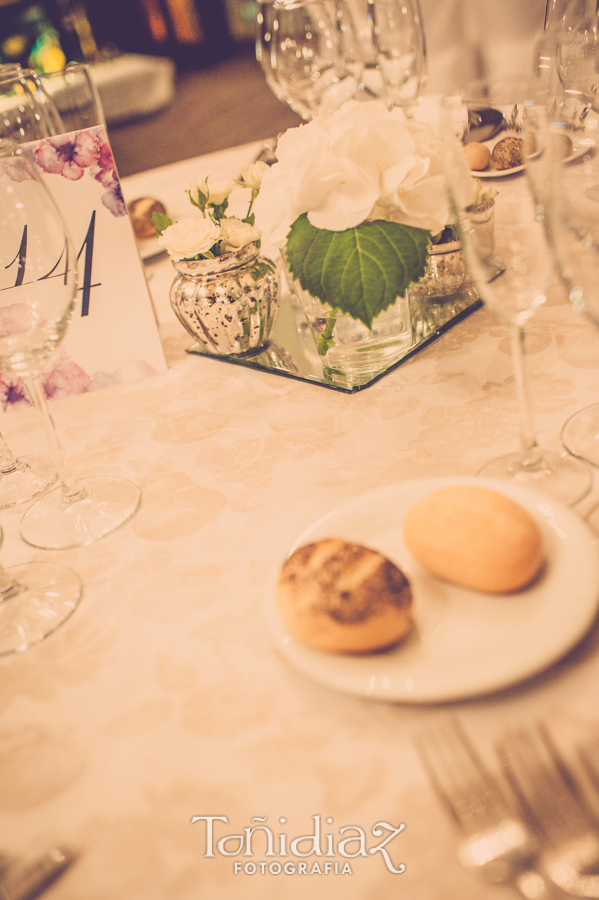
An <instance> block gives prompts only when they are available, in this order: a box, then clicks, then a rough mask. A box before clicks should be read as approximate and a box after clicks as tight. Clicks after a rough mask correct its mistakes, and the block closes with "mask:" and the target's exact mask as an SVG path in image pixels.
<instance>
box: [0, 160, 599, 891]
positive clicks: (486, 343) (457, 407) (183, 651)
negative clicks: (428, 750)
mask: <svg viewBox="0 0 599 900" xmlns="http://www.w3.org/2000/svg"><path fill="white" fill-rule="evenodd" d="M255 151H256V146H255V145H252V146H246V147H242V148H237V149H234V150H231V151H228V152H226V153H223V154H218V155H215V156H210V157H206V158H204V159H203V160H202V161H192V162H189V163H179V164H177V165H173V166H171V167H168V168H166V169H162V170H155V171H153V172H150V173H146V174H144V175H140V176H135V177H134V178H132V179H129V180H128V181H126V182H125V185H124V188H125V191H126V195H127V197H128V198H132V197H134V196H140V195H144V194H149V195H151V196H158V197H160V199H163V200H164V202H165V203H166V204H167V206H168V207H169V209H171V210H172V211H173V212H174V214H175V215H181V214H182V213H183V211H184V203H183V208H182V209H180V208H177V204H178V203H179V204H180V203H181V202H182V201H184V199H185V198H184V195H183V189H184V187H185V186H186V185H187V182H188V181H189V180H190V178H191V177H197V176H198V175H203V174H205V173H208V172H209V173H210V174H214V175H223V174H224V175H235V174H236V172H237V171H238V168H239V166H240V164H241V163H243V162H245V161H246V160H248V159H251V158H252V156H253V155H254V153H255ZM504 183H505V184H506V187H505V189H507V182H505V181H504ZM502 189H504V188H502ZM509 189H510V190H518V189H519V188H518V179H514V180H510V187H509ZM498 239H501V235H498ZM147 272H148V277H149V279H150V281H149V284H150V287H151V290H152V295H153V297H154V302H155V306H156V311H157V315H158V318H159V322H160V330H161V335H162V339H163V343H164V347H165V350H166V354H167V357H168V362H169V371H168V373H167V374H166V375H164V376H162V375H161V376H157V377H154V378H149V379H146V380H143V381H138V382H136V383H133V384H128V385H124V386H116V387H108V388H106V389H104V390H100V391H96V392H95V393H92V394H85V395H81V396H77V397H70V398H68V399H64V400H59V401H54V402H53V406H52V409H53V415H54V417H55V420H56V423H57V426H58V428H59V430H60V432H61V434H62V436H63V439H64V444H65V447H66V450H67V452H68V453H69V454H70V457H71V458H72V460H73V463H74V465H75V467H76V470H77V472H79V473H80V474H83V473H95V472H120V473H121V474H123V475H126V476H128V477H131V478H132V479H134V480H135V481H137V482H138V483H139V484H140V486H141V487H142V489H143V502H142V507H141V509H140V511H139V513H138V515H137V516H136V518H135V519H134V520H133V521H132V522H131V523H130V524H129V525H127V526H126V527H124V528H123V529H121V530H120V531H118V532H117V533H115V534H113V535H112V536H110V537H109V538H107V539H105V540H103V541H101V542H99V543H97V544H94V545H92V546H89V547H85V548H83V549H80V550H72V551H65V552H62V553H56V554H53V553H46V552H43V551H34V550H32V549H31V548H29V547H27V546H26V545H25V544H24V543H22V542H21V541H20V540H19V538H18V521H19V518H20V515H21V511H20V510H18V509H17V510H13V511H7V512H3V514H2V516H1V518H0V522H1V524H2V528H3V529H4V532H5V539H4V545H3V547H2V554H1V556H2V560H3V562H4V564H5V565H10V564H14V563H17V562H21V561H24V560H29V559H45V558H52V559H58V560H59V561H61V562H63V563H65V564H67V565H70V566H72V567H74V568H75V569H77V571H78V572H79V573H80V574H81V577H82V580H83V582H84V596H83V600H82V602H81V604H80V606H79V608H78V609H77V610H76V612H75V614H74V615H73V616H72V617H71V619H70V620H69V621H68V622H67V623H66V624H65V625H64V626H63V627H62V628H61V629H59V630H58V631H57V632H56V633H55V634H54V635H53V636H52V637H51V638H49V639H48V640H46V641H45V642H44V643H42V644H41V645H39V646H37V647H35V648H32V649H30V650H29V651H28V652H26V653H24V654H22V655H17V656H14V657H6V658H3V659H1V660H0V711H1V716H0V848H2V849H4V850H6V851H8V852H11V853H13V852H14V853H18V854H22V855H26V854H31V855H33V854H35V852H36V851H38V850H40V849H42V848H44V847H46V846H47V845H50V844H52V843H57V842H58V843H64V844H67V845H71V846H74V847H76V848H80V850H81V856H80V858H79V860H78V862H77V863H76V865H75V866H73V868H72V869H71V871H70V872H69V873H67V874H66V875H65V876H64V878H63V879H61V880H60V881H59V882H58V883H57V884H56V885H55V886H54V887H53V888H52V889H51V890H50V891H49V892H48V894H47V896H48V898H56V900H81V898H85V900H117V898H118V900H165V898H168V900H200V898H218V900H238V898H244V900H251V898H261V900H262V898H265V897H268V898H270V897H273V898H275V897H276V898H281V897H284V898H286V900H295V898H305V897H307V896H310V897H313V898H321V897H322V898H325V897H326V898H327V900H330V898H332V897H337V896H343V897H344V898H345V900H370V898H372V897H375V896H378V897H381V898H389V900H391V898H393V900H397V898H406V900H408V898H409V900H438V898H439V897H441V896H451V897H460V898H463V900H479V898H481V900H482V898H483V897H484V898H485V900H493V898H497V900H499V898H501V897H508V896H511V894H510V891H509V889H508V888H505V887H499V886H488V885H484V884H483V883H481V882H478V881H477V880H475V879H474V878H473V877H471V876H470V875H469V874H467V873H466V872H464V871H462V870H461V869H460V867H459V865H458V863H457V861H456V858H455V834H454V832H453V829H452V826H451V824H450V822H449V821H448V820H447V818H446V816H445V815H444V813H443V812H442V810H441V809H440V807H439V805H438V802H437V800H436V799H435V797H434V796H433V794H432V792H431V789H430V787H429V785H428V783H427V780H426V777H425V773H424V772H423V770H422V768H421V766H420V763H419V761H418V758H417V756H416V753H415V750H414V746H413V742H412V735H413V734H414V733H415V731H417V730H418V729H420V728H421V727H422V726H424V725H431V724H433V723H435V722H437V721H439V720H441V719H445V717H446V716H447V715H448V712H458V713H459V714H460V716H461V718H462V720H463V722H464V725H465V727H466V729H467V730H468V731H469V733H470V734H471V735H472V737H473V738H474V740H475V741H476V742H477V743H478V745H479V746H480V747H481V748H482V749H483V750H484V751H487V750H489V748H490V746H491V744H492V742H493V740H494V739H495V738H496V737H497V736H498V735H499V734H500V733H501V731H502V729H503V728H504V727H505V726H506V725H508V724H517V723H523V722H528V721H530V719H531V718H535V717H547V718H548V719H549V721H550V722H551V725H552V727H553V728H554V730H555V732H556V734H557V735H559V737H560V740H562V739H563V742H564V745H565V747H566V748H568V747H569V746H570V742H571V741H573V740H574V737H575V735H576V733H577V732H578V731H583V730H584V728H585V726H586V724H587V723H589V722H593V721H595V720H596V718H597V716H598V711H597V700H596V698H597V683H598V679H599V652H598V644H599V631H598V630H597V629H596V628H593V629H592V630H591V632H590V634H589V635H588V636H587V637H586V638H585V639H584V640H583V642H582V643H581V644H580V645H579V646H578V647H577V648H576V649H575V650H574V651H573V652H571V653H570V654H569V655H568V656H567V657H566V659H564V660H563V661H561V662H560V663H558V664H556V665H554V666H553V667H552V668H551V669H550V670H549V671H546V672H544V673H542V674H540V675H538V676H537V677H535V678H534V679H533V680H532V681H529V682H527V683H525V684H522V685H519V686H517V687H514V688H511V689H509V690H506V691H503V692H501V693H499V694H497V695H495V696H492V697H484V698H477V699H474V700H470V701H462V702H457V703H454V704H451V705H449V706H448V705H443V704H431V705H424V706H418V705H402V704H397V703H386V702H382V701H371V700H367V699H363V698H358V697H354V696H352V695H347V694H343V693H341V692H337V691H335V690H333V689H330V688H327V687H323V686H321V685H319V684H318V683H316V682H315V681H312V680H311V679H310V678H308V677H306V676H304V675H303V674H301V673H300V672H298V671H296V670H295V669H294V668H292V667H291V666H290V665H289V664H288V663H287V662H286V661H285V660H284V659H283V658H281V656H280V655H279V654H278V652H277V650H276V649H275V647H274V646H273V643H272V641H271V638H270V636H269V633H268V630H267V627H266V624H265V615H264V604H265V601H266V599H267V595H268V590H269V585H270V581H271V576H272V573H273V570H274V569H275V568H276V566H277V565H278V564H279V563H280V562H281V560H282V559H283V557H284V555H285V553H286V551H287V549H288V547H289V546H290V545H291V544H292V543H293V541H294V540H295V539H296V538H297V537H298V535H300V534H301V533H302V532H303V531H304V529H306V528H307V527H308V526H309V525H310V524H311V523H313V522H315V521H316V520H318V519H319V518H320V517H322V516H323V515H325V514H326V513H328V512H329V511H330V510H331V509H333V508H334V507H336V506H337V505H338V504H340V503H341V502H343V501H346V500H348V499H351V498H355V497H359V496H360V495H361V494H363V493H364V492H366V491H369V490H370V489H373V488H384V487H385V486H390V485H394V484H396V483H397V482H402V481H406V480H408V479H415V478H421V477H428V476H437V475H438V476H443V475H470V474H473V473H475V472H476V470H477V468H478V467H479V466H480V465H481V464H482V463H483V462H484V461H485V460H487V459H488V458H490V457H491V456H494V455H497V454H499V453H501V452H507V451H509V450H511V449H513V448H514V447H515V446H516V445H517V417H516V404H515V396H514V381H513V375H512V366H511V360H510V356H509V345H508V340H507V335H506V329H505V327H504V326H503V325H501V324H499V323H498V321H497V320H496V319H495V318H494V316H493V315H492V314H491V313H490V312H488V311H487V310H486V309H481V310H479V311H477V312H475V313H474V314H473V315H471V316H470V317H468V318H467V319H466V320H464V321H462V322H461V323H459V324H458V325H456V326H455V327H454V328H452V329H451V330H450V331H449V332H448V333H446V334H445V335H443V336H442V338H440V339H439V340H438V341H436V342H435V343H434V344H432V345H430V346H429V347H427V348H425V349H424V350H423V351H422V352H420V353H418V354H417V355H416V356H414V357H413V358H412V359H410V360H409V361H408V362H406V363H405V364H404V365H402V366H400V367H399V368H398V369H396V370H395V371H393V372H391V373H390V374H389V375H387V376H386V377H385V378H383V379H382V380H380V381H379V382H377V383H376V384H374V385H373V386H372V387H369V388H368V389H366V390H365V391H362V392H360V393H357V394H353V395H347V394H343V393H338V392H335V391H330V390H326V389H323V388H322V387H319V386H315V385H310V384H307V383H304V382H301V381H295V380H292V379H289V378H280V377H277V376H275V375H271V374H267V373H262V372H259V371H253V370H250V369H244V368H240V367H238V366H232V365H228V364H227V363H224V362H222V361H219V360H212V359H206V358H202V357H198V356H192V355H189V354H187V353H186V352H185V350H186V347H187V346H188V345H189V343H190V340H189V337H188V335H186V333H185V332H184V331H183V329H182V328H181V326H180V325H179V323H178V322H177V321H176V320H175V317H174V314H173V313H172V311H171V310H170V307H169V303H168V287H169V285H170V281H171V279H172V275H173V272H172V267H171V266H170V263H169V262H168V260H165V259H159V260H157V261H155V262H154V263H150V264H148V266H147ZM529 334H530V337H529V349H530V368H531V373H532V391H533V400H534V406H535V410H536V421H537V425H538V431H539V436H540V438H541V441H542V443H543V444H544V445H546V446H550V447H554V448H558V447H559V432H560V429H561V426H562V424H563V423H564V421H565V420H566V419H567V418H568V417H569V416H570V415H571V414H572V413H573V412H574V411H575V410H576V409H578V408H580V407H583V406H585V405H587V404H589V403H592V402H594V401H595V400H596V399H597V396H598V389H599V333H597V331H596V330H595V329H594V328H593V327H592V326H591V325H590V324H588V323H587V322H586V321H585V320H583V319H581V318H577V317H576V316H575V315H574V313H573V312H572V310H571V308H570V306H569V303H568V301H567V298H566V296H565V293H564V291H563V290H562V288H561V287H560V286H559V285H558V284H557V282H555V283H554V284H553V286H552V288H551V290H550V292H549V295H548V302H547V304H546V305H545V306H544V307H543V308H542V309H541V310H540V311H539V313H538V315H537V316H536V317H535V318H533V320H532V322H531V325H530V329H529ZM2 430H3V432H4V433H5V436H6V437H7V439H8V441H9V442H10V444H11V445H12V446H13V447H14V448H15V449H16V450H17V451H18V452H20V453H24V452H26V451H28V450H32V449H34V448H36V447H39V445H40V444H41V443H42V438H41V435H40V431H39V428H38V425H37V424H36V421H35V419H34V416H33V414H32V413H30V412H29V411H27V410H25V411H23V410H17V411H12V412H11V413H8V414H6V416H4V417H3V423H2ZM598 501H599V493H598V492H597V490H596V489H593V491H592V493H591V494H590V495H589V496H588V497H587V498H586V499H585V500H584V501H583V502H582V503H580V504H579V507H578V509H579V510H580V513H581V515H584V514H585V513H586V512H587V511H588V510H589V509H590V508H591V507H592V506H593V505H594V504H595V503H597V502H598ZM598 587H599V586H598ZM567 603H568V597H567V596H565V597H564V605H565V606H566V605H567ZM193 817H199V818H198V819H197V820H196V821H195V823H194V824H191V820H192V818H193ZM207 817H219V818H217V819H215V820H211V819H209V818H207ZM225 818H226V821H225ZM265 818H266V821H264V820H265ZM381 822H386V823H389V828H391V827H394V828H395V829H398V826H399V824H400V823H405V829H404V830H403V831H402V832H401V833H398V834H396V835H395V836H392V837H391V840H390V841H389V843H388V844H387V845H386V847H384V848H383V849H386V851H387V855H386V854H385V853H383V852H382V850H380V849H379V850H376V849H374V848H376V847H377V846H380V845H381V843H382V842H383V840H384V837H385V836H389V835H391V834H392V833H391V831H389V830H388V828H387V826H384V827H383V835H382V836H378V837H377V836H376V835H375V834H374V833H373V830H374V829H375V827H376V824H377V823H381ZM210 823H212V826H213V828H214V834H213V841H211V840H210V835H209V833H208V825H209V824H210ZM259 824H263V825H265V826H267V827H268V828H270V829H271V831H272V834H273V835H274V836H275V838H274V850H273V852H274V856H266V855H265V851H266V850H267V849H268V847H267V843H266V838H267V836H268V835H267V834H266V832H264V831H262V832H256V833H255V834H254V837H253V845H252V853H253V855H252V856H250V855H245V856H244V855H242V854H241V855H234V854H235V853H236V852H238V851H239V839H237V838H235V837H233V836H234V835H243V834H245V832H244V829H246V828H250V827H255V826H256V825H259ZM348 826H353V827H352V828H351V829H349V830H347V831H343V829H344V828H346V827H348ZM317 827H320V828H321V832H322V848H323V854H324V855H323V856H317V855H315V854H312V855H307V856H305V857H300V856H299V855H294V854H293V853H291V852H290V849H289V848H290V846H291V842H292V841H293V840H294V839H295V838H298V837H301V836H306V835H310V834H313V833H314V832H315V829H316V828H317ZM277 835H282V837H277ZM326 835H332V837H330V838H327V837H326ZM361 835H362V836H363V839H362V842H361V840H360V836H361ZM225 836H230V840H229V841H222V840H221V839H222V838H224V837H225ZM349 837H352V838H353V839H354V841H353V843H345V844H343V843H340V842H342V841H343V839H344V838H349ZM219 841H220V843H218V842H219ZM285 845H287V850H288V854H289V855H288V856H287V857H285V856H283V855H282V852H283V849H284V847H285ZM294 846H295V848H296V850H301V851H303V852H305V853H308V852H309V851H310V848H311V843H310V841H308V840H306V841H305V842H304V843H297V844H295V845H294ZM331 849H332V854H331V853H330V850H331ZM372 849H374V852H372V853H370V852H369V851H370V850H372ZM361 851H363V852H361ZM327 853H328V854H329V855H328V856H327ZM290 862H291V863H294V867H290V866H289V865H288V866H287V871H286V870H285V864H286V863H287V864H289V863H290ZM303 862H305V863H306V867H305V872H304V871H303V869H302V867H301V866H300V863H303ZM247 863H255V866H254V868H252V866H251V865H250V866H246V868H245V869H244V866H245V865H246V864H247ZM315 863H316V864H317V865H316V867H315V865H314V864H315ZM327 863H330V864H331V865H330V866H328V865H326V864H327ZM268 864H271V865H270V869H269V867H268ZM400 864H403V865H405V871H404V872H403V873H402V874H399V872H397V871H394V870H399V869H400V868H401V866H400ZM238 869H241V870H240V871H237V870H238ZM236 872H237V874H236ZM319 872H320V874H319Z"/></svg>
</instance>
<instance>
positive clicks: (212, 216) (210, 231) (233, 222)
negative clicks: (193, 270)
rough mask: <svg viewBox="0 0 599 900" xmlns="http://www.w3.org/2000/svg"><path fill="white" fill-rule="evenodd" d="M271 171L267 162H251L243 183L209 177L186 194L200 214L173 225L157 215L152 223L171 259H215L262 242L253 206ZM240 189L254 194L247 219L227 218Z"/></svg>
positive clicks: (244, 174)
mask: <svg viewBox="0 0 599 900" xmlns="http://www.w3.org/2000/svg"><path fill="white" fill-rule="evenodd" d="M267 169H268V166H267V165H266V164H265V163H262V162H255V163H249V164H248V165H247V166H244V167H243V168H242V170H241V178H242V180H241V181H217V180H216V179H214V178H212V177H211V176H208V177H206V178H204V180H203V181H194V182H192V184H190V186H189V187H188V189H187V191H186V193H187V196H188V197H189V201H190V203H191V205H192V206H194V207H195V208H196V210H197V212H196V214H195V215H194V216H190V217H189V218H188V219H181V220H180V221H178V222H174V223H173V222H172V220H171V219H170V218H169V217H168V216H167V215H164V214H163V213H154V215H153V216H152V222H153V223H154V225H155V227H156V231H157V233H158V236H159V237H158V242H159V244H160V245H161V246H162V247H164V248H165V250H166V251H167V252H168V254H169V256H170V258H171V259H172V260H175V261H178V260H198V259H214V258H215V257H218V256H224V254H226V253H231V252H235V251H237V250H241V248H242V247H245V246H246V245H247V244H251V243H253V242H254V241H258V242H259V241H260V236H261V232H260V230H259V229H258V228H256V226H255V224H254V213H253V211H252V207H253V205H254V201H255V199H256V197H257V196H258V191H259V189H260V184H261V181H262V176H263V175H264V172H265V171H266V170H267ZM236 188H242V189H244V190H245V191H249V192H250V198H249V202H248V208H247V212H246V214H245V216H244V218H243V219H239V218H237V217H236V216H230V215H227V211H228V208H229V198H230V197H231V194H232V193H233V191H234V190H235V189H236Z"/></svg>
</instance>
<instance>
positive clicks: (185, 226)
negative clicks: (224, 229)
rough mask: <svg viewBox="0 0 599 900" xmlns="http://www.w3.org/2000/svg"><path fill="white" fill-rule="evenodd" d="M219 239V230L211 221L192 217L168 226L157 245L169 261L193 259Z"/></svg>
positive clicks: (200, 217)
mask: <svg viewBox="0 0 599 900" xmlns="http://www.w3.org/2000/svg"><path fill="white" fill-rule="evenodd" d="M220 238H221V229H220V227H219V226H218V225H216V224H215V222H213V221H212V219H210V218H204V217H203V216H194V217H193V218H192V219H181V221H180V222H175V224H174V225H169V227H168V228H165V229H164V231H163V232H162V234H161V235H160V237H159V238H158V243H159V244H160V245H161V246H162V247H164V248H165V250H166V251H167V253H168V255H169V256H170V257H171V259H174V260H180V259H193V258H194V256H198V255H199V254H202V253H206V252H207V251H208V250H210V248H211V247H212V246H213V245H214V244H216V242H217V241H219V240H220Z"/></svg>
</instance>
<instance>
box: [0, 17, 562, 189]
mask: <svg viewBox="0 0 599 900" xmlns="http://www.w3.org/2000/svg"><path fill="white" fill-rule="evenodd" d="M350 2H351V3H352V5H353V9H354V12H357V14H358V15H359V16H363V17H365V16H366V0H350ZM545 2H546V0H527V2H526V3H522V2H521V0H500V2H497V0H420V6H421V10H422V20H423V24H424V32H425V37H426V44H427V57H428V81H427V88H426V89H427V91H444V90H447V89H449V88H451V87H452V86H453V85H457V84H460V83H465V82H466V81H469V80H471V79H472V78H475V77H483V76H488V75H489V74H500V75H504V74H511V73H514V72H522V71H526V70H527V69H528V67H529V65H530V59H531V58H532V48H533V44H534V41H535V38H536V36H537V34H538V32H539V31H540V30H541V29H542V27H543V20H544V12H545ZM256 14H257V0H0V62H2V63H7V62H19V63H21V65H23V66H31V67H33V68H36V69H39V70H44V71H53V70H56V69H58V68H60V67H61V66H63V65H64V64H65V63H66V62H70V61H78V62H87V63H88V64H89V65H90V67H91V70H92V75H93V79H94V81H95V83H96V85H97V87H98V90H99V92H100V96H101V99H102V102H103V105H104V109H105V114H106V119H107V123H108V127H109V136H110V141H111V144H112V148H113V152H114V155H115V159H116V162H117V166H118V169H119V173H120V175H121V176H126V175H131V174H134V173H136V172H139V171H143V170H145V169H150V168H155V167H156V166H160V165H164V164H167V163H171V162H176V161H178V160H182V159H188V158H189V157H192V156H197V155H200V154H203V153H209V152H212V151H215V150H220V149H223V148H225V147H229V146H234V145H238V144H243V143H246V142H249V141H254V140H259V139H266V138H269V137H271V136H274V135H276V134H277V133H279V132H280V131H283V130H285V129H286V128H288V127H290V126H293V125H297V124H299V123H300V122H301V119H300V118H299V117H298V116H297V115H296V113H295V112H293V110H292V109H291V108H290V107H289V106H287V105H286V104H285V103H282V102H281V101H280V100H277V99H276V97H275V96H274V94H273V93H272V91H271V90H270V89H269V88H268V86H267V84H266V81H265V78H264V74H263V72H262V69H261V68H260V66H259V64H258V63H257V62H256V58H255V49H254V41H255V33H256Z"/></svg>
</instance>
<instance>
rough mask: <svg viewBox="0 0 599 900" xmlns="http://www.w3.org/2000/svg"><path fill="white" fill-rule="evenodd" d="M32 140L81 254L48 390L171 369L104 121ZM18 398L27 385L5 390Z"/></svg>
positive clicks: (5, 170)
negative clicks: (73, 298) (73, 295)
mask: <svg viewBox="0 0 599 900" xmlns="http://www.w3.org/2000/svg"><path fill="white" fill-rule="evenodd" d="M25 146H26V148H27V150H28V152H29V155H30V157H31V159H32V160H33V162H34V164H35V166H36V168H37V170H38V172H39V173H40V175H41V176H42V178H43V179H44V181H45V183H46V185H47V187H48V189H49V191H50V193H51V194H52V196H53V197H54V199H55V201H56V203H57V205H58V207H59V209H60V210H61V212H62V215H63V218H64V219H65V222H66V225H67V228H68V230H69V232H70V235H71V238H72V241H73V244H74V247H75V253H76V254H77V261H78V291H77V299H76V301H75V307H74V310H73V315H72V318H71V321H70V324H69V328H68V331H67V334H66V336H65V338H64V340H63V342H62V344H61V345H60V347H59V350H58V352H57V354H56V355H55V356H54V357H53V358H52V359H51V360H49V362H48V364H47V366H46V368H45V370H44V372H43V374H42V381H43V383H44V386H45V389H46V394H47V395H48V396H49V397H63V396H67V395H69V394H79V393H84V392H86V391H93V390H97V389H98V388H102V387H105V386H107V385H109V384H115V383H123V382H126V381H134V380H137V379H139V378H144V377H147V376H150V375H155V374H158V373H161V372H165V371H166V362H165V359H164V354H163V350H162V345H161V343H160V338H159V335H158V328H157V324H156V320H155V316H154V311H153V308H152V303H151V299H150V295H149V292H148V287H147V284H146V280H145V276H144V272H143V267H142V263H141V260H140V258H139V254H138V252H137V247H136V243H135V237H134V234H133V229H132V227H131V223H130V221H129V217H128V215H127V210H126V207H125V202H124V200H123V195H122V193H121V186H120V182H119V179H118V175H117V171H116V167H115V164H114V159H113V156H112V151H111V149H110V145H109V143H108V139H107V135H106V129H105V128H104V127H103V126H97V127H94V128H88V129H84V130H82V131H76V132H72V133H70V134H64V135H60V136H58V137H51V138H45V139H43V140H40V141H35V142H31V143H29V144H27V145H25ZM11 176H12V177H19V176H18V173H17V172H16V171H14V170H13V171H11V162H10V160H8V161H5V162H4V163H3V164H2V163H0V177H9V178H10V177H11ZM22 263H23V264H24V265H26V260H23V261H22ZM57 263H58V261H57ZM3 381H4V379H3ZM11 399H14V400H15V401H18V400H19V399H20V398H19V391H16V392H15V391H12V392H11V391H5V397H4V405H5V406H6V405H8V404H9V403H10V402H11Z"/></svg>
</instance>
